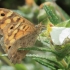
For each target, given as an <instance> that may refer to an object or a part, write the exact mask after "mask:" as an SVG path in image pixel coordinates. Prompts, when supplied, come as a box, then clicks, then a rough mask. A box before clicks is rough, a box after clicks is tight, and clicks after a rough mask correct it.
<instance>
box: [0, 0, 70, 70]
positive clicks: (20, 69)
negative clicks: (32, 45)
mask: <svg viewBox="0 0 70 70" xmlns="http://www.w3.org/2000/svg"><path fill="white" fill-rule="evenodd" d="M46 1H53V2H54V0H35V3H36V4H37V5H36V8H35V7H34V8H33V9H32V8H30V7H27V8H26V7H25V0H0V8H8V9H12V10H13V11H15V12H18V13H20V14H21V15H22V16H24V17H25V18H27V19H29V20H30V21H32V22H33V23H35V24H38V23H39V22H40V21H42V19H44V18H46V17H47V16H46V15H45V14H43V16H41V14H42V13H44V11H43V10H41V12H42V13H41V14H39V13H40V10H39V9H38V7H39V5H40V4H42V3H43V2H46ZM55 3H56V4H58V5H59V6H60V7H61V8H62V9H63V10H64V11H65V12H66V13H67V14H68V15H70V0H56V1H55ZM51 8H52V7H51ZM28 9H29V11H28ZM52 9H53V8H52ZM20 11H21V12H20ZM53 11H54V12H55V9H53ZM39 16H40V18H39ZM57 16H58V17H59V20H62V19H61V18H60V16H59V15H57ZM67 19H68V18H67ZM39 20H40V21H39ZM64 20H65V19H64ZM37 44H38V45H40V46H41V47H42V46H43V45H41V43H40V44H39V42H38V43H37ZM0 50H1V51H2V49H1V48H0ZM31 53H32V52H31ZM36 53H40V54H41V55H42V53H41V52H36ZM1 54H2V53H1V52H0V55H1ZM0 59H1V61H0V70H51V69H50V68H47V67H45V66H42V65H40V64H39V63H37V62H35V61H34V60H33V59H31V58H25V59H24V60H23V61H22V63H21V64H16V65H14V64H11V62H10V61H9V60H8V58H6V57H0ZM55 67H56V66H55Z"/></svg>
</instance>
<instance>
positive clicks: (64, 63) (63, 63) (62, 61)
mask: <svg viewBox="0 0 70 70" xmlns="http://www.w3.org/2000/svg"><path fill="white" fill-rule="evenodd" d="M60 62H61V63H62V65H63V66H64V67H65V68H67V67H68V64H67V63H66V61H65V60H64V59H62V60H61V61H60Z"/></svg>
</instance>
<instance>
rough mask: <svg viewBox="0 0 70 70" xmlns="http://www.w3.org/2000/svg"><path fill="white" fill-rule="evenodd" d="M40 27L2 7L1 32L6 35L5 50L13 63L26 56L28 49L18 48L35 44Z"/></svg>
mask: <svg viewBox="0 0 70 70" xmlns="http://www.w3.org/2000/svg"><path fill="white" fill-rule="evenodd" d="M39 29H40V27H39V25H38V26H37V27H35V25H34V24H32V23H31V22H29V21H28V20H27V19H25V18H23V17H21V16H20V15H18V14H16V13H15V12H13V11H11V10H8V9H4V8H0V31H1V32H0V34H1V35H3V37H4V39H3V41H4V47H5V49H6V50H5V51H6V53H8V57H9V58H10V60H11V61H12V62H13V63H18V62H20V61H21V60H22V58H24V57H25V55H26V53H27V52H28V51H18V49H19V48H24V47H31V46H33V44H34V43H35V41H36V38H37V34H39V31H40V30H39Z"/></svg>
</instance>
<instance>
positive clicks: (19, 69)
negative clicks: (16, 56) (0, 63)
mask: <svg viewBox="0 0 70 70" xmlns="http://www.w3.org/2000/svg"><path fill="white" fill-rule="evenodd" d="M15 68H16V70H27V69H26V67H25V66H24V65H23V64H16V65H15Z"/></svg>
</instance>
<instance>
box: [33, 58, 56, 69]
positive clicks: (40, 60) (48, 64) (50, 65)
mask: <svg viewBox="0 0 70 70" xmlns="http://www.w3.org/2000/svg"><path fill="white" fill-rule="evenodd" d="M34 60H35V61H37V62H38V63H40V64H42V65H44V66H46V67H48V68H51V69H52V70H56V68H55V67H54V65H53V64H51V63H49V62H48V61H44V60H43V59H39V58H34Z"/></svg>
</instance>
